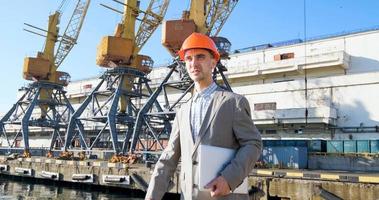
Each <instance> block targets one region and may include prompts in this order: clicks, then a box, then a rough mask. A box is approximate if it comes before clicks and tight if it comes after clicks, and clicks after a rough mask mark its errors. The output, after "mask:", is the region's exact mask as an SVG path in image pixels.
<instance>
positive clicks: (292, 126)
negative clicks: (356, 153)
mask: <svg viewBox="0 0 379 200" xmlns="http://www.w3.org/2000/svg"><path fill="white" fill-rule="evenodd" d="M376 41H379V30H378V29H375V28H373V29H367V30H360V31H356V32H350V33H347V34H346V33H345V34H343V35H338V34H337V35H330V36H325V37H319V38H314V39H310V40H308V41H302V40H300V39H298V40H289V41H284V42H278V43H272V44H264V45H258V46H253V47H248V48H245V49H242V50H236V51H235V52H234V53H233V54H231V55H230V59H229V60H227V61H225V63H224V64H225V66H226V67H227V69H228V71H227V72H226V73H225V75H226V77H227V78H228V81H229V83H230V84H231V86H232V89H233V91H234V92H236V93H239V94H243V95H245V96H246V97H247V98H248V100H249V101H250V106H251V110H252V114H253V120H254V122H255V124H256V125H257V127H258V128H259V129H260V130H261V133H262V137H263V138H264V139H329V140H330V139H334V140H338V139H341V140H349V139H350V140H374V139H379V128H378V121H379V114H378V113H379V111H378V110H377V109H378V108H377V106H376V103H375V102H376V100H375V99H378V97H379V94H377V93H376V92H375V91H376V90H377V89H379V88H378V87H379V85H378V84H379V83H378V80H379V55H378V54H377V52H376V49H378V47H379V42H376ZM305 69H306V71H305ZM168 71H169V69H168V68H167V67H164V66H163V67H155V68H153V70H152V72H151V73H150V74H149V75H148V78H149V79H150V80H151V83H150V86H151V87H152V89H153V90H154V89H155V87H156V86H157V85H158V84H159V83H160V82H161V81H162V79H163V78H164V77H165V75H166V74H167V73H168ZM176 78H178V77H176V76H172V77H171V80H175V79H176ZM305 80H307V82H306V83H305ZM99 81H100V79H99V78H98V77H93V78H89V79H84V80H77V81H73V82H71V83H70V84H69V85H68V86H67V88H66V90H67V94H66V95H67V97H68V99H69V100H70V102H71V103H72V105H73V107H74V108H77V107H78V105H79V104H80V103H81V102H83V101H84V99H85V98H86V96H87V95H88V94H89V93H90V92H91V90H92V89H93V87H94V86H96V85H97V83H98V82H99ZM168 93H169V96H170V97H173V99H174V98H175V97H177V95H179V94H177V93H175V90H171V91H170V90H169V91H168ZM160 100H161V101H163V99H160ZM139 103H140V104H142V103H143V101H142V102H139ZM306 110H307V111H308V112H307V113H308V114H307V115H306ZM85 127H86V130H91V129H96V123H89V124H86V125H85ZM33 132H35V134H36V136H31V138H30V145H31V146H32V147H41V146H42V147H47V146H48V145H49V140H50V137H49V136H46V139H45V140H44V139H43V138H44V135H43V132H44V130H43V128H34V131H33ZM39 132H40V133H39ZM120 137H121V138H120V140H122V139H123V138H122V136H120Z"/></svg>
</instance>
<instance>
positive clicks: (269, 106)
mask: <svg viewBox="0 0 379 200" xmlns="http://www.w3.org/2000/svg"><path fill="white" fill-rule="evenodd" d="M254 110H256V111H259V110H276V102H269V103H255V104H254Z"/></svg>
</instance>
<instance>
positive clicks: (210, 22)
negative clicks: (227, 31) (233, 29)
mask: <svg viewBox="0 0 379 200" xmlns="http://www.w3.org/2000/svg"><path fill="white" fill-rule="evenodd" d="M237 3H238V0H230V1H226V0H214V1H211V5H209V9H208V10H207V14H206V15H207V20H206V24H207V27H208V31H207V35H210V36H217V35H218V33H219V32H220V31H221V28H222V27H223V25H224V24H225V22H226V20H227V19H228V17H229V15H230V13H232V11H233V9H234V7H235V6H236V5H237Z"/></svg>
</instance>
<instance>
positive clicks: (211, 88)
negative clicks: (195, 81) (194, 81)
mask: <svg viewBox="0 0 379 200" xmlns="http://www.w3.org/2000/svg"><path fill="white" fill-rule="evenodd" d="M216 89H217V85H216V83H215V82H212V83H211V84H210V85H209V86H208V87H207V88H205V89H204V90H203V91H201V92H197V91H196V90H195V95H194V98H193V99H194V100H196V99H197V98H198V97H207V96H210V95H212V94H213V92H214V91H216Z"/></svg>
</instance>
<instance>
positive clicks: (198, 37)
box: [178, 33, 220, 61]
mask: <svg viewBox="0 0 379 200" xmlns="http://www.w3.org/2000/svg"><path fill="white" fill-rule="evenodd" d="M188 49H208V50H210V51H211V52H212V54H213V56H214V58H215V59H216V61H218V60H219V59H220V53H218V51H217V47H216V44H215V43H214V42H213V40H212V39H211V38H210V37H208V36H207V35H204V34H201V33H192V34H191V35H190V36H188V37H187V39H185V40H184V42H183V44H182V48H180V50H179V51H178V54H179V58H180V60H184V53H185V51H186V50H188Z"/></svg>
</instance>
